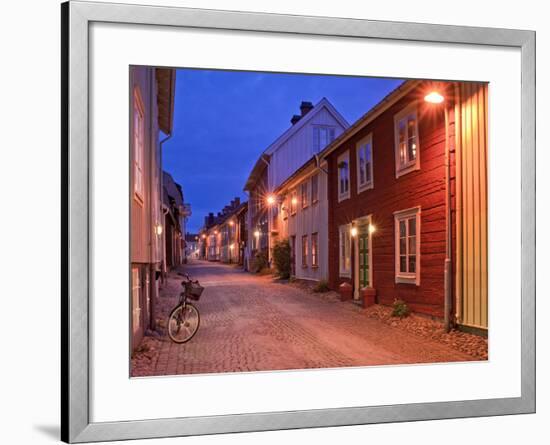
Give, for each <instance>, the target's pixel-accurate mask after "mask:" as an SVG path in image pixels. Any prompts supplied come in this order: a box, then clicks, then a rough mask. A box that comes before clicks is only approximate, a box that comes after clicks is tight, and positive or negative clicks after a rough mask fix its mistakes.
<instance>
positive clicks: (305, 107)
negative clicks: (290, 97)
mask: <svg viewBox="0 0 550 445" xmlns="http://www.w3.org/2000/svg"><path fill="white" fill-rule="evenodd" d="M312 109H313V104H312V103H311V102H305V101H303V102H302V103H301V105H300V113H302V117H304V116H305V115H306V114H308V113H309V112H310V111H311V110H312Z"/></svg>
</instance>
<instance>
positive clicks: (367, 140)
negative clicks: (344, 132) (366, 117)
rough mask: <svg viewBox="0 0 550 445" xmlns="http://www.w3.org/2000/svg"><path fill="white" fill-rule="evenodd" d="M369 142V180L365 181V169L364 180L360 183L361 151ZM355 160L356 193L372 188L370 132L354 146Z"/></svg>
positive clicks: (372, 160) (372, 168) (372, 161)
mask: <svg viewBox="0 0 550 445" xmlns="http://www.w3.org/2000/svg"><path fill="white" fill-rule="evenodd" d="M369 144H370V164H369V173H370V181H367V171H366V170H365V182H363V183H361V162H360V158H361V153H362V152H363V151H366V150H365V149H366V147H367V146H368V145H369ZM356 160H357V162H356V163H357V193H361V192H364V191H365V190H369V189H372V188H374V148H373V144H372V133H369V134H368V135H367V136H366V137H364V138H363V139H361V140H360V141H359V142H358V143H357V146H356Z"/></svg>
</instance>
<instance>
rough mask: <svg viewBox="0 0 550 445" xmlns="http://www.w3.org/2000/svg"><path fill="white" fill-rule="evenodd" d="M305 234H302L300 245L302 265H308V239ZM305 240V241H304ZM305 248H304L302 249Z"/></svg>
mask: <svg viewBox="0 0 550 445" xmlns="http://www.w3.org/2000/svg"><path fill="white" fill-rule="evenodd" d="M308 238H309V237H308V236H307V235H302V245H301V246H300V247H301V249H302V267H307V266H308V261H307V257H308V255H309V245H308V243H309V241H308ZM304 241H305V242H304ZM304 248H305V249H304Z"/></svg>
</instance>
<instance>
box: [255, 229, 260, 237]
mask: <svg viewBox="0 0 550 445" xmlns="http://www.w3.org/2000/svg"><path fill="white" fill-rule="evenodd" d="M254 236H255V237H256V238H259V237H260V231H259V230H256V231H255V232H254Z"/></svg>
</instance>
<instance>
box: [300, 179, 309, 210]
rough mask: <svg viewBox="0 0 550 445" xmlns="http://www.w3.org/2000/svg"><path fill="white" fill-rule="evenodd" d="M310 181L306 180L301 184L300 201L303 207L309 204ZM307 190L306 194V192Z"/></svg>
mask: <svg viewBox="0 0 550 445" xmlns="http://www.w3.org/2000/svg"><path fill="white" fill-rule="evenodd" d="M308 182H309V181H304V182H302V183H301V184H300V201H301V207H302V209H305V208H306V207H307V206H309V187H308ZM304 190H305V194H304Z"/></svg>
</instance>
